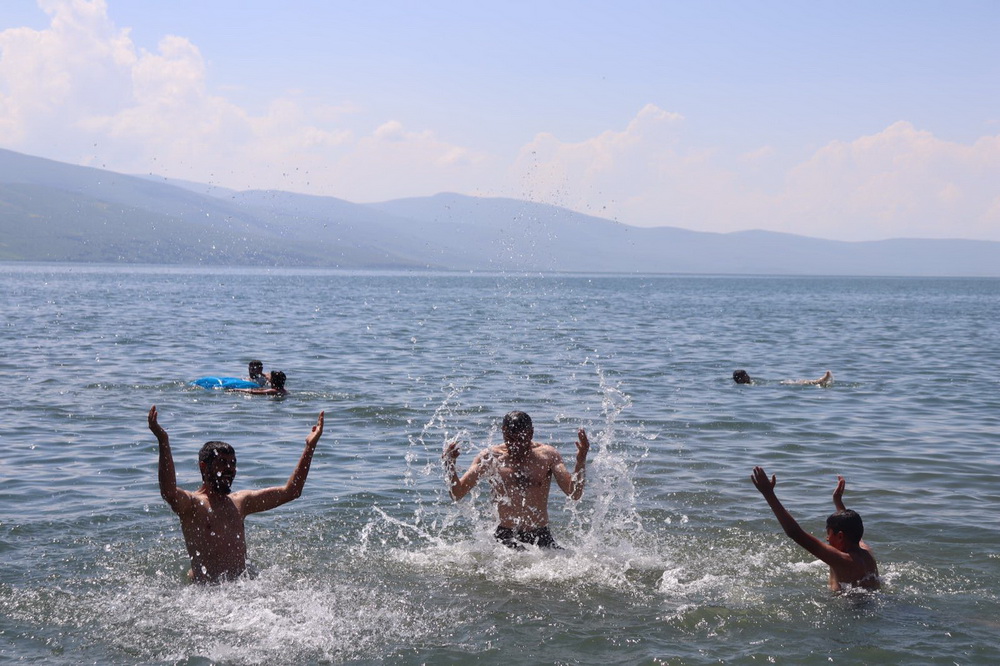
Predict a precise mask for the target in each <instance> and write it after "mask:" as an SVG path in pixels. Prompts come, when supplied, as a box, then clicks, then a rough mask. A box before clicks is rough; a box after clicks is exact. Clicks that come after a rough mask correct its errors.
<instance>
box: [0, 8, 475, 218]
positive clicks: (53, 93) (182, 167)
mask: <svg viewBox="0 0 1000 666" xmlns="http://www.w3.org/2000/svg"><path fill="white" fill-rule="evenodd" d="M40 4H41V6H42V7H43V9H44V10H45V11H46V12H47V13H48V14H49V16H50V17H51V24H50V26H49V27H48V28H47V29H45V30H31V29H27V28H19V29H13V30H6V31H4V32H2V33H0V144H2V145H3V146H4V147H7V148H11V149H14V150H21V151H23V152H27V153H30V154H36V155H41V156H45V157H51V158H53V159H58V160H63V161H67V162H71V163H76V164H90V165H93V166H99V167H103V168H108V169H112V170H115V171H121V172H126V173H143V172H151V173H156V174H158V175H165V176H169V177H173V178H184V179H190V180H198V181H203V182H208V183H212V184H216V185H223V186H227V187H233V188H237V189H247V188H282V189H290V190H295V191H304V192H312V193H317V194H330V195H334V196H341V197H344V198H352V199H355V200H365V199H369V198H373V199H380V198H381V199H388V198H392V197H393V196H395V194H394V190H393V189H392V188H393V186H394V185H399V184H403V187H402V188H401V191H405V192H407V193H408V194H414V195H416V194H425V193H427V191H428V190H427V189H426V188H434V186H435V185H436V184H437V183H436V182H434V180H433V179H434V177H435V175H436V174H437V176H438V178H439V180H438V182H441V179H445V180H446V179H448V178H449V177H453V176H454V174H453V173H452V172H455V171H457V170H459V168H460V167H468V166H470V165H473V164H476V163H478V162H481V161H482V160H481V157H480V156H477V155H475V154H474V153H472V152H471V151H469V150H467V149H464V148H462V147H459V146H455V145H450V144H447V143H445V142H442V141H440V140H437V139H435V137H434V136H433V134H432V133H431V132H429V131H425V132H408V131H405V130H404V129H403V127H402V125H401V124H400V123H398V122H395V121H390V122H387V123H384V124H383V125H381V126H380V127H378V128H377V129H376V130H375V131H374V132H373V134H372V136H370V137H367V138H366V137H362V138H360V139H358V138H356V137H355V136H354V134H353V133H352V132H351V131H348V130H346V129H344V128H343V127H338V126H337V125H336V121H337V119H338V118H339V117H341V115H342V114H344V113H348V112H351V111H356V110H357V106H356V105H352V104H351V103H349V102H348V103H341V104H329V103H317V104H315V105H312V104H310V105H306V104H303V103H302V102H301V101H300V100H298V99H294V98H291V97H284V98H278V99H274V100H273V101H272V102H271V104H270V105H269V107H268V109H267V111H266V112H265V113H264V114H263V115H252V114H250V113H248V112H247V111H246V110H245V109H243V108H240V107H239V106H237V105H235V104H234V103H232V102H231V101H229V100H228V99H227V98H225V97H223V96H221V95H218V94H212V93H211V92H210V91H209V90H208V89H207V85H206V69H205V62H204V60H203V58H202V56H201V53H200V51H199V49H198V48H197V46H196V45H194V44H192V43H191V42H190V41H189V40H188V39H186V38H183V37H179V36H174V35H167V36H165V37H163V38H162V39H161V40H160V42H159V44H158V45H157V50H156V52H149V51H147V50H144V49H141V48H138V47H137V46H136V45H135V44H134V43H133V42H132V40H131V38H130V36H129V31H128V30H125V29H119V28H117V27H116V26H115V25H114V24H113V22H112V21H111V20H110V19H109V17H108V15H107V6H106V3H105V2H104V1H103V0H94V1H93V2H84V1H83V0H47V1H46V2H44V3H40ZM389 144H393V145H391V146H390V145H389ZM449 174H451V176H450V175H449ZM341 188H342V189H341ZM420 188H424V189H420Z"/></svg>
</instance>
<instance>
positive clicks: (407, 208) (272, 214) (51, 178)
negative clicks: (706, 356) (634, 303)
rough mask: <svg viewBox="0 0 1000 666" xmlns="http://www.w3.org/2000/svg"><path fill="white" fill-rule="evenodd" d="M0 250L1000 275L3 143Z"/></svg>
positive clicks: (760, 234) (935, 249) (977, 255)
mask: <svg viewBox="0 0 1000 666" xmlns="http://www.w3.org/2000/svg"><path fill="white" fill-rule="evenodd" d="M0 261H58V262H105V263H153V264H187V265H231V266H232V265H238V266H261V267H264V266H268V267H274V266H282V267H328V268H348V269H400V270H426V269H430V270H461V271H528V272H537V271H545V272H549V271H567V272H599V273H604V272H610V273H702V274H772V275H899V276H982V277H1000V242H993V241H968V240H921V239H896V240H886V241H877V242H858V243H847V242H840V241H828V240H820V239H815V238H808V237H804V236H796V235H792V234H781V233H773V232H766V231H744V232H736V233H728V234H719V233H704V232H696V231H688V230H684V229H678V228H675V227H656V228H641V227H632V226H628V225H626V224H621V223H619V222H614V221H611V220H606V219H602V218H598V217H592V216H589V215H583V214H581V213H575V212H573V211H570V210H567V209H565V208H559V207H557V206H550V205H546V204H538V203H532V202H528V201H518V200H515V199H502V198H477V197H469V196H463V195H458V194H438V195H435V196H432V197H423V198H414V199H399V200H395V201H387V202H384V203H377V204H355V203H351V202H349V201H344V200H342V199H336V198H333V197H318V196H309V195H303V194H293V193H290V192H282V191H272V190H251V191H246V192H237V191H234V190H227V189H223V188H215V187H211V186H209V185H202V184H198V183H188V182H181V181H168V180H164V179H154V178H147V177H139V176H127V175H122V174H118V173H114V172H111V171H104V170H101V169H94V168H89V167H80V166H73V165H70V164H64V163H61V162H54V161H51V160H46V159H42V158H39V157H31V156H28V155H22V154H19V153H15V152H12V151H8V150H2V149H0Z"/></svg>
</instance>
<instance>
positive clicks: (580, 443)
mask: <svg viewBox="0 0 1000 666" xmlns="http://www.w3.org/2000/svg"><path fill="white" fill-rule="evenodd" d="M576 438H577V441H576V457H577V459H583V460H586V459H587V452H588V451H590V440H589V439H587V431H586V430H584V429H583V428H580V429H579V430H577V431H576Z"/></svg>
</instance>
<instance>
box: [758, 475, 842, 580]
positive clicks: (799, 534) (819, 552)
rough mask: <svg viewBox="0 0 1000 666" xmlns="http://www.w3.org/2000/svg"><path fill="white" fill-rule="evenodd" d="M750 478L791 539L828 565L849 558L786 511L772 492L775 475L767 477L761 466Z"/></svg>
mask: <svg viewBox="0 0 1000 666" xmlns="http://www.w3.org/2000/svg"><path fill="white" fill-rule="evenodd" d="M750 480H751V481H753V485H754V486H756V487H757V490H759V491H760V494H761V495H763V496H764V499H765V500H767V504H768V506H770V507H771V511H773V512H774V517H775V518H777V519H778V522H779V523H780V524H781V529H783V530H785V534H787V535H788V536H789V537H790V538H791V539H792V541H794V542H795V543H797V544H799V545H800V546H802V547H803V548H805V549H806V550H808V551H809V552H810V553H812V554H813V555H814V556H815V557H816V558H818V559H820V560H823V561H824V562H826V563H827V564H829V565H830V566H837V565H842V564H843V563H844V561H845V560H846V559H850V558H849V557H848V556H847V555H845V554H844V553H842V552H841V551H839V550H837V549H836V548H834V547H833V546H831V545H830V544H828V543H824V542H822V541H820V540H819V539H817V538H816V537H814V536H813V535H812V534H809V533H808V532H806V531H805V530H804V529H802V528H801V527H800V526H799V524H798V522H796V520H795V518H793V517H792V514H790V513H788V510H787V509H785V507H784V506H782V504H781V502H780V501H779V500H778V497H777V495H775V494H774V486H775V484H777V482H778V480H777V477H775V476H771V478H768V477H767V473H766V472H765V471H764V468H763V467H754V468H753V474H751V475H750Z"/></svg>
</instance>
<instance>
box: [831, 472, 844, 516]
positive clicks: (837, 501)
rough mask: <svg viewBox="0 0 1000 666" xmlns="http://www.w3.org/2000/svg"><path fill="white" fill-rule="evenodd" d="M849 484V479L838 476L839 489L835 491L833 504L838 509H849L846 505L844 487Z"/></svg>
mask: <svg viewBox="0 0 1000 666" xmlns="http://www.w3.org/2000/svg"><path fill="white" fill-rule="evenodd" d="M846 486H847V481H845V480H844V477H842V476H838V477H837V489H836V490H834V491H833V506H834V508H835V509H837V511H847V507H846V506H844V488H845V487H846Z"/></svg>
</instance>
